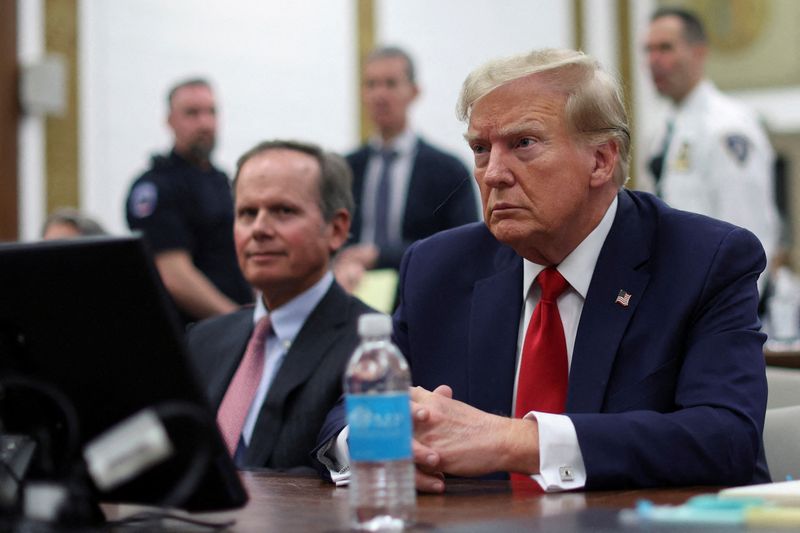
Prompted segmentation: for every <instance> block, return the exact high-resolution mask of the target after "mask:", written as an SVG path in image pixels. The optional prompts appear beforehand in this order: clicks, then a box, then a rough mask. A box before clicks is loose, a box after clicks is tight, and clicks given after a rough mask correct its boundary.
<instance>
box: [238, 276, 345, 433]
mask: <svg viewBox="0 0 800 533" xmlns="http://www.w3.org/2000/svg"><path fill="white" fill-rule="evenodd" d="M332 283H333V274H332V273H331V272H330V271H328V272H326V273H325V275H324V276H322V278H321V279H320V280H319V281H318V282H317V283H315V284H314V285H313V286H311V287H310V288H309V289H308V290H306V291H305V292H303V293H302V294H300V295H299V296H296V297H294V298H293V299H292V300H290V301H289V302H287V303H285V304H284V305H282V306H280V307H279V308H278V309H275V310H274V311H272V312H270V311H269V310H268V309H267V308H266V306H265V305H264V299H263V298H262V295H261V293H258V297H257V298H256V307H255V310H254V312H253V323H254V324H255V323H258V321H259V320H260V319H261V318H262V317H264V316H266V315H269V318H270V323H271V327H270V331H269V335H267V343H266V346H265V348H264V350H265V353H264V372H263V373H262V374H261V381H260V382H259V384H258V389H256V395H255V397H254V398H253V403H251V404H250V409H249V410H248V411H247V418H245V421H244V427H243V428H242V439H243V440H244V443H245V444H246V445H248V446H249V445H250V438H251V437H252V435H253V429H254V428H255V426H256V421H257V420H258V415H259V414H260V413H261V406H262V405H263V404H264V400H265V399H266V398H267V393H268V392H269V387H270V385H271V384H272V380H273V379H274V378H275V375H276V374H277V373H278V370H279V369H280V367H281V364H282V363H283V360H284V358H285V357H286V354H287V353H288V352H289V348H291V347H292V343H293V342H294V338H295V337H297V334H298V333H299V332H300V329H301V328H302V327H303V324H305V322H306V318H308V315H310V314H311V311H313V310H314V308H315V307H317V304H318V303H319V302H320V300H322V297H323V296H325V293H327V292H328V289H329V288H330V287H331V284H332Z"/></svg>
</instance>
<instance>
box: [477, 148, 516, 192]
mask: <svg viewBox="0 0 800 533" xmlns="http://www.w3.org/2000/svg"><path fill="white" fill-rule="evenodd" d="M507 157H508V154H506V153H503V151H502V150H500V149H497V148H495V149H493V150H491V151H490V152H489V162H488V163H487V164H486V170H484V172H483V181H484V182H485V183H486V185H488V186H489V187H507V186H509V185H511V184H513V183H514V174H513V173H512V172H511V169H510V168H509V167H508V164H507V162H506V158H507Z"/></svg>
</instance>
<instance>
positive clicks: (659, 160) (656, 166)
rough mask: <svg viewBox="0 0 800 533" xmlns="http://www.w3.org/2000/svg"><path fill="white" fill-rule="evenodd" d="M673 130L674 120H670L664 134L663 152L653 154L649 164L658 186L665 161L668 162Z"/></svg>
mask: <svg viewBox="0 0 800 533" xmlns="http://www.w3.org/2000/svg"><path fill="white" fill-rule="evenodd" d="M672 130H673V125H672V121H669V122H668V123H667V131H666V133H665V134H664V143H663V144H662V145H661V152H659V153H658V154H656V155H655V156H653V158H652V159H651V160H650V162H649V163H648V165H647V166H648V167H649V169H650V172H651V173H652V174H653V178H654V179H655V180H656V185H657V186H658V184H659V181H660V180H661V175H662V174H663V173H664V163H665V162H666V161H665V160H666V158H667V152H668V151H669V143H670V142H671V141H672Z"/></svg>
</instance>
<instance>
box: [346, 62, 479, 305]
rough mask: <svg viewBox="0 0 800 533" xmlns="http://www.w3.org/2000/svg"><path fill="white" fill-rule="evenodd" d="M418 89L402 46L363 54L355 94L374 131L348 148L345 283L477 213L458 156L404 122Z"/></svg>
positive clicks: (391, 263)
mask: <svg viewBox="0 0 800 533" xmlns="http://www.w3.org/2000/svg"><path fill="white" fill-rule="evenodd" d="M419 91H420V90H419V86H418V85H417V81H416V73H415V68H414V63H413V61H412V59H411V57H410V56H409V55H408V54H407V53H406V52H405V51H404V50H402V49H400V48H396V47H383V48H377V49H375V50H374V51H372V52H371V53H370V54H369V55H368V56H367V58H366V61H365V66H364V71H363V73H362V87H361V96H362V100H363V103H364V107H365V108H366V112H367V114H368V115H369V119H370V121H371V123H372V125H373V127H374V132H375V134H374V135H373V136H372V137H371V138H370V139H369V141H368V142H367V143H366V144H364V145H363V146H361V147H360V148H359V149H358V150H356V151H355V152H353V153H351V154H349V155H348V156H347V162H348V163H349V164H350V167H351V168H352V169H353V196H354V198H355V201H356V205H357V207H356V211H355V213H354V216H353V225H352V230H351V233H352V238H351V246H349V247H348V248H345V249H344V250H343V251H342V253H341V254H340V255H339V257H337V265H336V271H337V278H338V279H339V281H340V282H341V283H343V285H344V286H345V287H346V288H348V289H351V290H352V289H353V288H354V287H355V285H357V283H358V281H359V280H360V277H361V274H362V273H363V271H364V270H365V269H371V268H393V269H397V268H398V267H399V266H400V258H401V257H402V255H403V252H405V250H406V248H407V247H408V246H409V245H410V244H411V243H412V242H414V241H416V240H417V239H422V238H424V237H428V236H429V235H432V234H434V233H436V232H437V231H441V230H444V229H448V228H452V227H455V226H460V225H462V224H466V223H468V222H474V221H476V220H478V219H479V213H478V199H477V195H476V193H475V189H474V187H473V185H472V180H471V177H470V174H469V171H468V170H467V169H466V167H465V166H464V164H463V163H462V162H461V161H460V160H459V159H457V158H456V157H455V156H453V155H451V154H449V153H446V152H443V151H441V150H439V149H438V148H435V147H434V146H432V145H430V144H428V143H427V142H426V141H425V140H424V139H422V138H421V137H420V136H419V135H417V134H416V133H415V132H414V131H413V130H412V129H411V126H410V124H409V118H408V113H409V108H410V107H411V104H412V103H414V100H415V99H416V98H417V96H418V95H419Z"/></svg>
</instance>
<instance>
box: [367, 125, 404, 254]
mask: <svg viewBox="0 0 800 533" xmlns="http://www.w3.org/2000/svg"><path fill="white" fill-rule="evenodd" d="M369 145H370V147H371V148H372V149H373V154H372V155H370V157H369V160H368V161H367V168H366V170H365V175H364V190H363V192H362V197H361V198H357V199H356V200H357V201H360V203H361V209H362V210H363V211H362V224H361V235H360V236H359V237H360V242H363V243H367V242H371V243H374V242H375V216H376V214H375V196H376V194H377V191H378V180H379V179H380V176H381V172H382V171H383V160H382V158H381V155H380V152H381V150H392V151H394V152H395V154H396V155H395V158H394V161H393V163H392V168H391V174H390V178H389V179H390V181H391V186H390V191H389V201H390V203H389V213H388V215H387V216H388V217H389V219H388V221H387V225H386V228H387V237H388V239H389V242H390V243H392V244H397V243H400V242H401V241H402V240H403V234H402V228H403V216H404V214H405V210H406V198H407V197H408V185H409V182H410V181H411V171H412V170H413V168H414V159H415V158H416V156H417V136H416V135H415V134H414V132H412V131H411V130H409V129H406V130H405V131H403V133H401V134H400V135H398V136H397V137H395V138H394V139H392V141H391V142H390V143H389V144H383V142H382V141H381V140H380V139H379V138H374V139H371V140H370V142H369Z"/></svg>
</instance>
